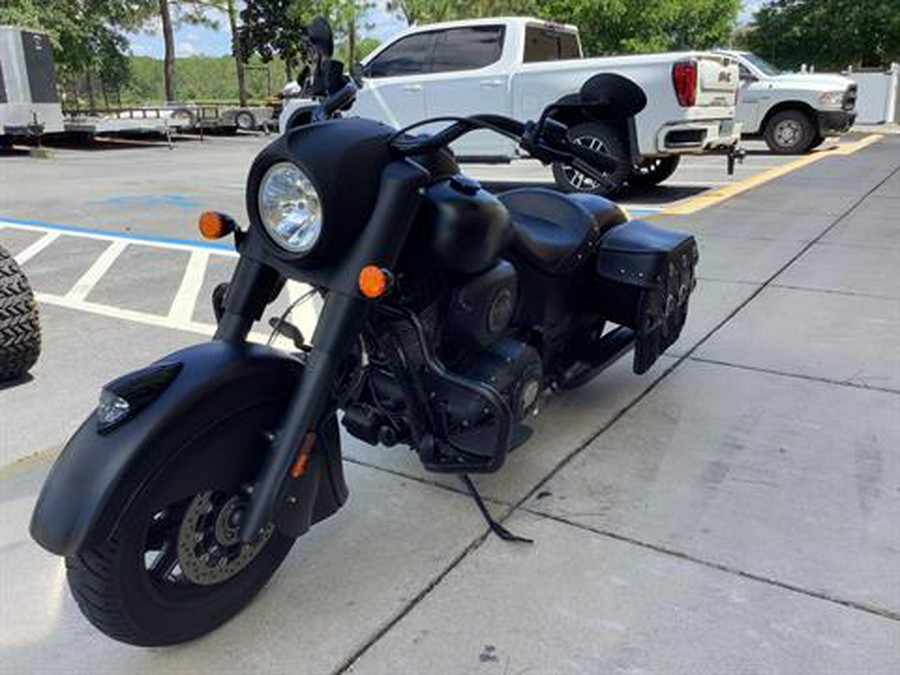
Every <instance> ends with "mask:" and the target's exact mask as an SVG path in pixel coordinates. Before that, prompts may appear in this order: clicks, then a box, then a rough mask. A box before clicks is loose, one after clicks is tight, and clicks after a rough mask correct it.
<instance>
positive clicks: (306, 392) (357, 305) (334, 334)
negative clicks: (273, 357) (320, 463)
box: [241, 292, 370, 542]
mask: <svg viewBox="0 0 900 675" xmlns="http://www.w3.org/2000/svg"><path fill="white" fill-rule="evenodd" d="M369 309H370V305H369V304H368V303H367V302H366V301H365V300H362V299H360V298H354V297H351V296H349V295H345V294H342V293H339V292H331V293H329V294H328V295H327V296H326V297H325V306H324V307H323V308H322V314H321V316H320V317H319V321H318V324H317V325H316V330H315V333H314V334H313V340H312V343H313V349H312V351H311V352H310V353H309V358H308V359H307V361H306V367H305V368H304V371H303V378H302V379H301V381H300V387H299V388H298V390H297V392H296V394H295V395H294V397H293V399H292V400H291V403H290V406H289V408H288V410H287V413H286V415H285V418H284V424H283V425H282V427H281V429H280V430H279V432H278V435H277V437H276V439H275V442H274V444H273V446H272V450H271V452H269V453H267V454H266V457H265V460H264V462H263V466H262V469H261V471H260V473H259V479H258V481H257V483H256V485H254V488H253V494H252V495H251V508H250V509H248V510H247V511H246V520H245V521H244V523H243V525H242V527H241V537H242V539H243V540H244V541H245V542H248V541H252V540H253V539H254V538H255V537H256V535H257V534H258V532H259V531H260V530H261V529H262V528H263V526H264V525H265V523H266V522H267V521H268V518H269V517H271V514H272V511H273V509H274V508H275V506H276V502H277V499H278V496H279V494H280V492H281V491H280V487H281V485H280V484H281V482H282V481H283V480H284V477H285V476H286V475H287V473H288V470H289V469H290V467H291V464H292V463H293V461H294V460H295V459H296V455H297V452H298V451H299V447H300V446H299V445H298V439H300V440H301V441H302V439H304V438H306V436H307V434H308V433H309V432H311V431H315V427H316V425H317V423H318V421H319V419H321V417H322V415H323V413H325V411H326V407H327V406H328V404H329V403H330V401H331V398H332V392H333V390H334V388H333V385H334V376H335V374H336V372H337V368H338V366H339V365H340V364H341V362H342V361H343V359H344V357H345V356H346V354H347V349H348V348H349V347H350V343H351V342H352V341H354V340H356V338H357V336H358V335H359V332H360V329H361V327H362V324H363V322H364V321H365V318H366V315H367V314H368V311H369Z"/></svg>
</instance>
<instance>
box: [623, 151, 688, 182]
mask: <svg viewBox="0 0 900 675" xmlns="http://www.w3.org/2000/svg"><path fill="white" fill-rule="evenodd" d="M680 161H681V157H680V156H679V155H672V156H670V157H651V158H648V159H645V160H644V161H642V162H641V163H640V164H635V165H634V166H633V167H632V168H631V174H630V175H629V177H628V183H629V184H630V185H632V186H633V187H652V186H653V185H659V184H660V183H662V182H663V181H664V180H666V179H667V178H670V177H671V176H672V174H673V173H675V170H676V169H677V168H678V164H679V162H680Z"/></svg>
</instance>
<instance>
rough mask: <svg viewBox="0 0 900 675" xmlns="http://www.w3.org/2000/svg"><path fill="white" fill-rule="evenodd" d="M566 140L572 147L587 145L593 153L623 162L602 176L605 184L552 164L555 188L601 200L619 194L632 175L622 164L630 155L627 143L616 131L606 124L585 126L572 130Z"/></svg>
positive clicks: (587, 124) (574, 170) (576, 171)
mask: <svg viewBox="0 0 900 675" xmlns="http://www.w3.org/2000/svg"><path fill="white" fill-rule="evenodd" d="M569 139H570V140H571V141H572V142H573V143H579V144H581V145H586V146H588V147H589V148H591V149H592V150H602V151H604V152H606V153H607V154H610V155H612V156H614V157H620V158H623V161H621V162H620V163H619V165H618V166H617V167H616V170H615V171H612V172H606V173H605V177H606V182H605V184H604V183H599V182H598V181H595V180H594V179H592V178H591V177H589V176H587V175H585V174H583V173H582V172H581V171H578V170H577V169H573V168H572V167H570V166H569V165H568V164H564V163H562V162H555V163H554V164H553V179H554V180H555V181H556V186H557V187H558V188H559V189H560V190H561V191H562V192H566V193H571V192H587V193H590V194H595V195H600V196H602V197H611V196H613V195H616V194H618V193H619V192H621V190H622V188H623V187H624V186H625V182H626V180H627V179H628V176H629V174H630V173H631V162H630V161H626V160H624V158H625V157H628V154H629V153H628V148H627V143H626V141H625V139H624V138H623V137H622V134H621V133H620V132H619V130H618V129H616V128H615V127H614V126H612V125H609V124H601V123H597V122H586V123H584V124H578V125H576V126H573V127H571V128H570V129H569Z"/></svg>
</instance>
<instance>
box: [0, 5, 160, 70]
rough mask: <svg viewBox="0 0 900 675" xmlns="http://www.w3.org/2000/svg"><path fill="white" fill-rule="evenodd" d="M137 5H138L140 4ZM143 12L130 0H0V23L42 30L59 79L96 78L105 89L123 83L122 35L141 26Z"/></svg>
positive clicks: (125, 68)
mask: <svg viewBox="0 0 900 675" xmlns="http://www.w3.org/2000/svg"><path fill="white" fill-rule="evenodd" d="M141 1H143V0H141ZM145 16H146V14H145V8H144V7H143V6H142V5H141V2H137V1H134V0H67V1H66V2H44V1H42V0H3V2H2V4H0V24H13V25H18V26H22V27H28V28H33V29H39V30H45V31H47V32H48V33H49V34H50V37H51V40H52V42H53V47H54V58H55V60H56V65H57V71H58V73H59V79H60V81H61V82H62V83H63V85H67V84H72V83H74V82H75V81H77V80H78V79H79V78H81V77H82V76H84V75H86V74H96V75H99V76H100V78H101V79H102V80H103V82H104V83H105V84H106V85H107V86H112V87H116V86H120V85H121V84H124V83H125V82H126V81H127V80H128V76H129V71H128V63H127V59H126V57H125V51H126V50H127V47H128V40H127V39H126V38H125V36H124V34H123V33H124V31H126V30H131V29H134V28H136V27H137V26H138V25H140V23H141V22H142V21H143V19H144V17H145Z"/></svg>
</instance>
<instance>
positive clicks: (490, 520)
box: [459, 473, 534, 544]
mask: <svg viewBox="0 0 900 675" xmlns="http://www.w3.org/2000/svg"><path fill="white" fill-rule="evenodd" d="M459 478H460V480H461V481H462V482H463V485H465V486H466V489H467V490H468V491H469V494H470V495H472V499H474V500H475V504H476V505H477V506H478V510H479V511H481V515H482V516H484V520H485V522H486V523H487V524H488V527H490V528H491V532H493V533H494V534H496V535H497V536H498V537H500V538H501V539H502V540H503V541H514V542H520V543H523V544H533V543H534V539H528V538H526V537H520V536H519V535H517V534H513V533H512V532H510V531H509V530H507V529H506V528H505V527H503V525H501V524H500V523H498V522H497V521H496V520H494V517H493V516H492V515H491V514H490V512H489V511H488V510H487V506H485V505H484V500H483V499H482V498H481V495H480V494H478V488H476V487H475V483H473V482H472V479H471V478H469V475H468V474H465V473H464V474H462V475H460V477H459Z"/></svg>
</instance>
